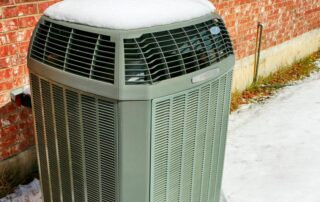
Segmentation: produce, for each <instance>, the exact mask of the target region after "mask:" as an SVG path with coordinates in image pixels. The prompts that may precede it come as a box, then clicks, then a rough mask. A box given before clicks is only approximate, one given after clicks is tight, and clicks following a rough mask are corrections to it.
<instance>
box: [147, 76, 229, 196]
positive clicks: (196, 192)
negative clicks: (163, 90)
mask: <svg viewBox="0 0 320 202" xmlns="http://www.w3.org/2000/svg"><path fill="white" fill-rule="evenodd" d="M231 77H232V72H229V73H227V74H225V75H224V76H222V77H221V78H220V79H218V80H216V81H213V82H211V83H209V84H206V85H203V86H201V87H199V88H197V89H192V90H189V91H186V92H183V93H179V94H176V95H171V96H168V97H165V98H159V99H156V100H154V101H153V118H152V125H153V126H152V127H153V131H152V149H151V151H152V158H151V164H152V166H151V201H153V202H163V201H166V202H177V201H180V202H184V201H190V202H199V201H201V202H209V201H218V200H217V199H216V200H213V199H214V198H217V194H216V193H219V188H220V186H221V179H220V178H221V173H222V164H223V156H224V155H223V152H224V147H225V140H226V130H227V118H228V113H229V102H230V95H229V94H230V89H231Z"/></svg>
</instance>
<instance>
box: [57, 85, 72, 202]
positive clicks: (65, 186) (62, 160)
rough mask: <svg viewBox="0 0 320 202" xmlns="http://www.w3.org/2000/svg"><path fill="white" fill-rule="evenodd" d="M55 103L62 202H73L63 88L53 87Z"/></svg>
mask: <svg viewBox="0 0 320 202" xmlns="http://www.w3.org/2000/svg"><path fill="white" fill-rule="evenodd" d="M52 93H53V102H54V110H55V111H54V114H55V122H56V131H57V141H58V148H59V150H58V155H59V165H60V172H61V174H60V175H61V187H62V188H61V190H62V200H63V201H72V187H71V176H70V174H71V172H70V168H71V167H70V165H69V163H70V162H71V159H70V156H69V151H70V147H69V144H68V142H69V139H68V133H67V126H66V121H67V120H66V112H65V102H66V101H65V99H64V91H63V88H62V87H59V86H56V85H53V86H52Z"/></svg>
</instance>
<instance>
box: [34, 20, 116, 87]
mask: <svg viewBox="0 0 320 202" xmlns="http://www.w3.org/2000/svg"><path fill="white" fill-rule="evenodd" d="M30 56H31V58H33V59H35V60H37V61H39V62H42V63H45V64H47V65H49V66H51V67H53V68H56V69H60V70H62V71H66V72H70V73H72V74H76V75H79V76H82V77H86V78H89V79H94V80H99V81H103V82H106V83H114V68H115V43H114V42H111V41H110V36H106V35H99V34H95V33H90V32H85V31H81V30H77V29H73V28H70V27H65V26H62V25H58V24H55V23H52V22H49V21H43V22H40V23H39V24H38V27H37V29H36V31H35V36H34V39H33V41H32V45H31V55H30Z"/></svg>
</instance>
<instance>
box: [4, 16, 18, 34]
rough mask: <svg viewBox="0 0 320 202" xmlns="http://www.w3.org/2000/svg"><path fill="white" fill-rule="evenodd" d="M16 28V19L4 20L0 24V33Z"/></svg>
mask: <svg viewBox="0 0 320 202" xmlns="http://www.w3.org/2000/svg"><path fill="white" fill-rule="evenodd" d="M18 28H19V26H18V19H5V20H2V21H1V22H0V33H1V32H9V31H13V30H17V29H18Z"/></svg>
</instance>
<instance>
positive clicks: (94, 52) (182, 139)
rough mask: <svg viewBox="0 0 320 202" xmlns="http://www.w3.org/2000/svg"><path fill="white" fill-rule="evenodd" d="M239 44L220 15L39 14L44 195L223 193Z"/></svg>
mask: <svg viewBox="0 0 320 202" xmlns="http://www.w3.org/2000/svg"><path fill="white" fill-rule="evenodd" d="M233 65H234V54H233V49H232V45H231V42H230V39H229V36H228V33H227V30H226V28H225V25H224V23H223V21H222V19H221V18H220V17H219V16H218V15H216V14H213V15H207V16H203V17H200V18H196V19H193V20H190V21H184V22H180V23H174V24H170V25H168V26H155V27H150V28H144V29H135V30H112V29H102V28H94V27H90V26H84V25H79V24H73V23H68V22H62V21H56V20H52V19H50V18H48V17H45V16H44V17H42V18H41V19H40V21H39V24H38V26H37V28H36V29H35V32H34V35H33V39H32V41H31V48H30V52H29V57H28V66H29V68H30V78H31V88H32V96H33V109H34V117H35V128H36V134H37V148H38V158H39V166H40V176H41V182H42V189H43V197H44V201H45V202H49V201H51V202H59V201H63V202H71V201H74V202H84V201H88V202H98V201H104V202H178V201H180V202H189V201H192V202H218V201H219V196H220V186H221V177H222V168H223V160H224V151H225V142H226V131H227V122H228V114H229V102H230V89H231V78H232V67H233Z"/></svg>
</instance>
